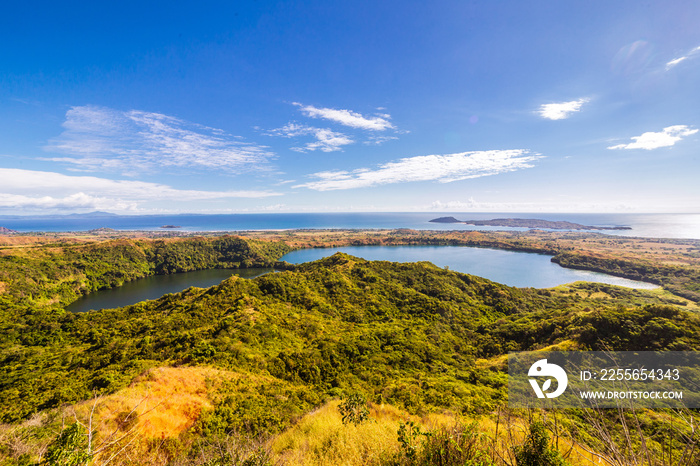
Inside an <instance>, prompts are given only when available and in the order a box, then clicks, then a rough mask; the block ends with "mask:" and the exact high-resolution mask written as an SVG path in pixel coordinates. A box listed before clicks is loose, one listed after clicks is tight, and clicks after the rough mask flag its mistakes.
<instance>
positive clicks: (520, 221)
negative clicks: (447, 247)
mask: <svg viewBox="0 0 700 466" xmlns="http://www.w3.org/2000/svg"><path fill="white" fill-rule="evenodd" d="M431 222H433V223H462V224H466V225H483V226H492V227H515V228H548V229H551V230H631V229H632V228H631V227H619V226H618V227H597V226H591V225H581V224H580V223H572V222H565V221H551V220H541V219H537V218H495V219H493V220H457V219H456V218H454V217H440V218H434V219H432V220H431Z"/></svg>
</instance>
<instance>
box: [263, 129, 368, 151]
mask: <svg viewBox="0 0 700 466" xmlns="http://www.w3.org/2000/svg"><path fill="white" fill-rule="evenodd" d="M267 134H268V135H270V136H281V137H285V138H292V137H297V136H307V135H311V136H314V137H315V138H316V141H314V142H309V143H307V144H305V145H304V146H302V147H292V150H295V151H297V152H310V151H315V150H320V151H322V152H335V151H339V150H343V146H346V145H348V144H352V143H353V142H355V141H353V140H352V139H350V138H349V137H348V136H346V135H345V134H343V133H338V132H335V131H331V130H330V129H328V128H314V127H313V126H306V125H299V124H297V123H288V124H287V125H285V126H283V127H281V128H277V129H273V130H270V131H268V132H267Z"/></svg>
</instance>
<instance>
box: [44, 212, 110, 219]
mask: <svg viewBox="0 0 700 466" xmlns="http://www.w3.org/2000/svg"><path fill="white" fill-rule="evenodd" d="M57 217H70V218H95V217H119V215H117V214H112V213H110V212H100V211H95V212H88V213H86V214H68V215H57Z"/></svg>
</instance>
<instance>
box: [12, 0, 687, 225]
mask: <svg viewBox="0 0 700 466" xmlns="http://www.w3.org/2000/svg"><path fill="white" fill-rule="evenodd" d="M698 24H700V2H697V1H673V2H662V1H652V2H638V1H618V2H604V1H586V2H555V1H527V0H525V1H523V0H519V1H490V2H484V1H473V2H470V1H435V2H411V1H405V0H404V1H391V0H389V1H382V2H369V1H367V2H364V1H356V2H339V1H330V0H324V1H307V2H264V1H258V2H214V1H211V2H176V1H170V2H143V3H142V2H139V3H137V2H130V1H125V2H111V3H107V2H58V3H57V2H12V4H10V5H7V6H5V8H4V12H3V15H2V17H0V39H1V41H2V44H3V46H2V47H0V65H1V66H2V73H0V213H2V214H37V213H39V214H40V213H71V212H90V211H94V210H102V211H109V212H115V213H124V214H149V213H177V212H202V213H214V212H216V213H220V212H223V213H225V212H276V211H280V212H307V211H319V212H324V211H343V212H349V211H436V212H466V211H478V212H487V211H493V212H507V211H512V212H700V183H699V182H698V175H699V174H700V158H699V157H700V150H699V149H700V132H698V129H700V86H698V83H700V28H699V27H698V26H697V25H698Z"/></svg>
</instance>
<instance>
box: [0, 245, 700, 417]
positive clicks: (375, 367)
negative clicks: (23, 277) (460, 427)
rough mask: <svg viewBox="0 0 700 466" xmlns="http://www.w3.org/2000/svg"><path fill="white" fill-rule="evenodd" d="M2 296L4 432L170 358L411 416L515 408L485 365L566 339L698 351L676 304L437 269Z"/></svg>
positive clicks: (331, 264) (326, 266)
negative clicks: (351, 396) (127, 299)
mask: <svg viewBox="0 0 700 466" xmlns="http://www.w3.org/2000/svg"><path fill="white" fill-rule="evenodd" d="M2 299H3V301H4V302H3V316H2V326H3V329H2V335H3V336H2V346H1V352H0V367H2V368H3V377H2V381H1V382H0V411H1V412H2V419H3V420H4V421H13V420H17V419H21V418H24V417H27V416H28V415H30V414H31V413H32V412H35V411H37V410H41V409H45V408H50V407H55V406H58V405H60V404H61V403H66V402H74V401H77V400H81V399H87V398H89V397H90V396H91V394H92V392H93V390H95V389H97V390H100V391H110V390H115V389H117V388H119V387H122V386H124V385H125V384H126V383H128V382H129V381H130V380H131V379H132V378H133V377H134V376H135V375H137V374H138V373H140V372H142V371H143V370H144V369H145V368H147V367H149V366H152V365H156V364H163V363H168V364H213V365H215V366H219V367H224V368H237V369H245V370H253V371H265V372H267V373H269V374H271V375H272V376H274V377H277V378H279V379H281V380H286V381H289V382H294V383H298V384H303V385H305V386H307V387H310V388H311V389H310V391H308V392H306V393H307V394H308V397H309V398H308V399H307V400H300V403H301V404H302V405H304V406H306V405H313V404H314V403H315V402H317V401H318V400H319V399H322V398H323V397H324V396H333V395H337V394H339V393H341V392H342V391H343V390H346V389H353V390H357V389H360V390H361V391H363V392H365V393H368V394H370V396H371V398H372V399H373V400H374V401H387V402H391V403H394V404H396V405H399V406H402V407H405V408H406V409H408V410H409V411H413V412H416V411H418V410H423V409H437V408H451V409H456V410H459V411H463V412H484V411H487V410H489V409H491V408H493V407H494V406H495V405H496V404H499V403H501V402H502V401H503V397H504V388H505V387H504V384H505V375H504V374H503V373H502V372H500V371H494V370H490V369H482V368H480V367H479V366H478V365H477V363H476V359H477V358H487V357H491V356H495V355H500V354H504V353H505V352H507V351H517V350H529V349H536V348H541V347H544V346H547V345H551V344H555V343H557V342H561V341H564V340H573V341H576V342H578V343H579V344H581V345H583V346H585V347H590V348H591V349H599V348H601V347H607V348H611V349H620V350H622V349H636V350H644V349H661V348H668V349H674V350H685V349H697V348H698V347H700V332H699V331H698V330H700V320H698V318H697V317H695V316H694V315H691V314H689V313H686V312H683V311H681V310H679V309H678V308H675V307H671V306H666V305H658V304H656V305H647V306H641V307H634V308H632V309H630V308H626V307H623V306H622V305H621V303H629V302H630V301H634V298H633V296H624V297H623V298H613V297H611V298H609V299H607V300H606V302H603V301H601V302H599V303H592V302H590V301H587V300H586V299H583V298H582V297H581V296H580V295H579V294H577V293H552V292H550V291H546V290H544V291H541V290H534V289H517V288H511V287H506V286H503V285H499V284H496V283H493V282H490V281H488V280H485V279H482V278H478V277H474V276H470V275H465V274H460V273H455V272H451V271H448V270H443V269H440V268H437V267H435V266H433V265H431V264H429V263H416V264H396V263H388V262H368V261H364V260H361V259H356V258H353V257H350V256H347V255H343V254H336V255H335V256H332V257H330V258H327V259H324V260H322V261H318V262H315V263H309V264H304V265H301V266H298V267H297V268H296V269H295V270H290V271H286V272H282V273H276V274H270V275H266V276H262V277H259V278H257V279H254V280H245V279H240V278H235V277H232V278H231V279H228V280H226V281H224V282H223V283H222V284H221V285H219V286H216V287H213V288H210V289H208V290H204V289H197V288H190V289H188V290H186V291H184V292H182V293H179V294H171V295H166V296H164V297H163V298H161V299H159V300H156V301H146V302H142V303H139V304H136V305H134V306H129V307H125V308H122V309H115V310H104V311H93V312H89V313H85V314H71V313H66V312H64V311H61V310H60V309H59V310H53V311H47V310H44V311H42V310H35V309H33V308H31V307H29V308H28V307H25V306H23V305H22V304H18V303H13V302H12V301H11V299H10V298H9V297H8V296H7V295H3V297H2ZM591 304H593V305H594V307H595V308H594V309H592V308H591V307H589V306H590V305H591ZM266 402H267V401H264V400H262V401H261V403H266ZM295 403H296V402H294V401H293V402H290V410H289V411H290V412H293V411H294V409H293V407H292V406H291V405H294V404H295ZM251 409H257V408H256V407H251ZM283 417H284V416H283ZM286 421H288V419H281V420H280V421H279V422H277V421H275V423H274V425H275V426H277V427H280V426H283V425H284V424H285V422H286ZM217 422H219V421H217ZM232 422H233V421H232ZM265 422H267V421H265ZM263 425H265V424H264V423H263ZM232 427H234V426H232Z"/></svg>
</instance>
